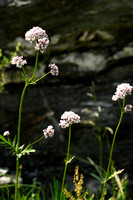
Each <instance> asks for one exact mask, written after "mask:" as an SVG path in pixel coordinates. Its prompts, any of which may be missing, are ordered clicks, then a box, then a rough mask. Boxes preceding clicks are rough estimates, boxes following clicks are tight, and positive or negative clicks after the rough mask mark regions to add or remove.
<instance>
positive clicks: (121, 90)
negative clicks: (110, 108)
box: [101, 83, 133, 200]
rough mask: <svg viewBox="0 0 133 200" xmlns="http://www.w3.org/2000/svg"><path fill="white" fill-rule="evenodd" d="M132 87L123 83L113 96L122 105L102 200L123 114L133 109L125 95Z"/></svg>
mask: <svg viewBox="0 0 133 200" xmlns="http://www.w3.org/2000/svg"><path fill="white" fill-rule="evenodd" d="M132 89H133V86H131V85H130V84H129V83H122V84H120V85H118V86H117V88H116V92H115V94H114V95H113V96H112V100H113V101H118V103H119V105H120V109H121V115H120V119H119V122H118V124H117V127H116V129H115V133H114V137H113V141H112V145H111V150H110V156H109V162H108V167H107V172H106V176H105V180H104V184H103V189H102V195H101V200H103V199H104V193H105V187H106V182H107V179H108V176H109V170H110V166H111V162H112V154H113V149H114V144H115V139H116V134H117V132H118V129H119V126H120V124H121V121H122V117H123V114H124V113H125V112H128V111H131V109H132V105H126V106H125V97H126V95H131V92H132ZM119 99H122V100H123V105H122V106H121V104H120V102H119Z"/></svg>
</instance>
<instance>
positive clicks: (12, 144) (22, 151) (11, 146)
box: [0, 135, 36, 158]
mask: <svg viewBox="0 0 133 200" xmlns="http://www.w3.org/2000/svg"><path fill="white" fill-rule="evenodd" d="M0 140H1V141H0V144H1V145H2V146H4V147H5V148H6V149H8V150H10V154H11V155H16V156H17V157H19V158H21V157H22V156H24V155H26V154H27V155H30V153H34V152H35V151H36V150H35V149H32V146H31V145H30V144H29V145H28V146H27V147H25V145H24V144H23V145H22V146H20V147H19V153H18V154H17V144H16V136H15V137H14V139H13V141H11V140H10V137H9V136H7V138H6V137H4V136H3V135H0ZM24 147H25V148H24Z"/></svg>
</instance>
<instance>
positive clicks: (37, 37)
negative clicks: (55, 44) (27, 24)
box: [25, 26, 49, 53]
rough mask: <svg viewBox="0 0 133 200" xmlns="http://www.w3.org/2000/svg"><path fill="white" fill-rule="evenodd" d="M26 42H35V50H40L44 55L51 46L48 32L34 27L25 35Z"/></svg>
mask: <svg viewBox="0 0 133 200" xmlns="http://www.w3.org/2000/svg"><path fill="white" fill-rule="evenodd" d="M25 40H27V41H29V42H30V43H32V42H34V41H35V43H36V46H35V50H39V51H40V52H41V53H44V51H45V49H46V48H47V46H48V44H49V38H48V35H47V34H46V31H45V30H43V29H42V28H40V27H38V26H36V27H33V28H32V29H30V30H29V31H27V32H26V33H25Z"/></svg>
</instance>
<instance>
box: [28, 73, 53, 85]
mask: <svg viewBox="0 0 133 200" xmlns="http://www.w3.org/2000/svg"><path fill="white" fill-rule="evenodd" d="M50 73H51V72H48V73H47V74H45V75H44V76H42V77H41V78H38V79H37V80H36V81H33V82H31V83H30V84H35V83H37V82H38V81H40V80H41V79H43V78H44V77H45V76H47V75H48V74H50Z"/></svg>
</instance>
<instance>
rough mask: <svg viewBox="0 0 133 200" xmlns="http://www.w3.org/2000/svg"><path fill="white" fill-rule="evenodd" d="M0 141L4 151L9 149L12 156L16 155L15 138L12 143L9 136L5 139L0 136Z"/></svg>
mask: <svg viewBox="0 0 133 200" xmlns="http://www.w3.org/2000/svg"><path fill="white" fill-rule="evenodd" d="M0 140H1V141H0V144H1V145H2V146H4V147H5V148H6V149H9V150H10V153H11V154H12V155H14V154H16V137H14V139H13V141H11V140H10V138H9V136H7V138H6V137H4V136H2V135H0Z"/></svg>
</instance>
